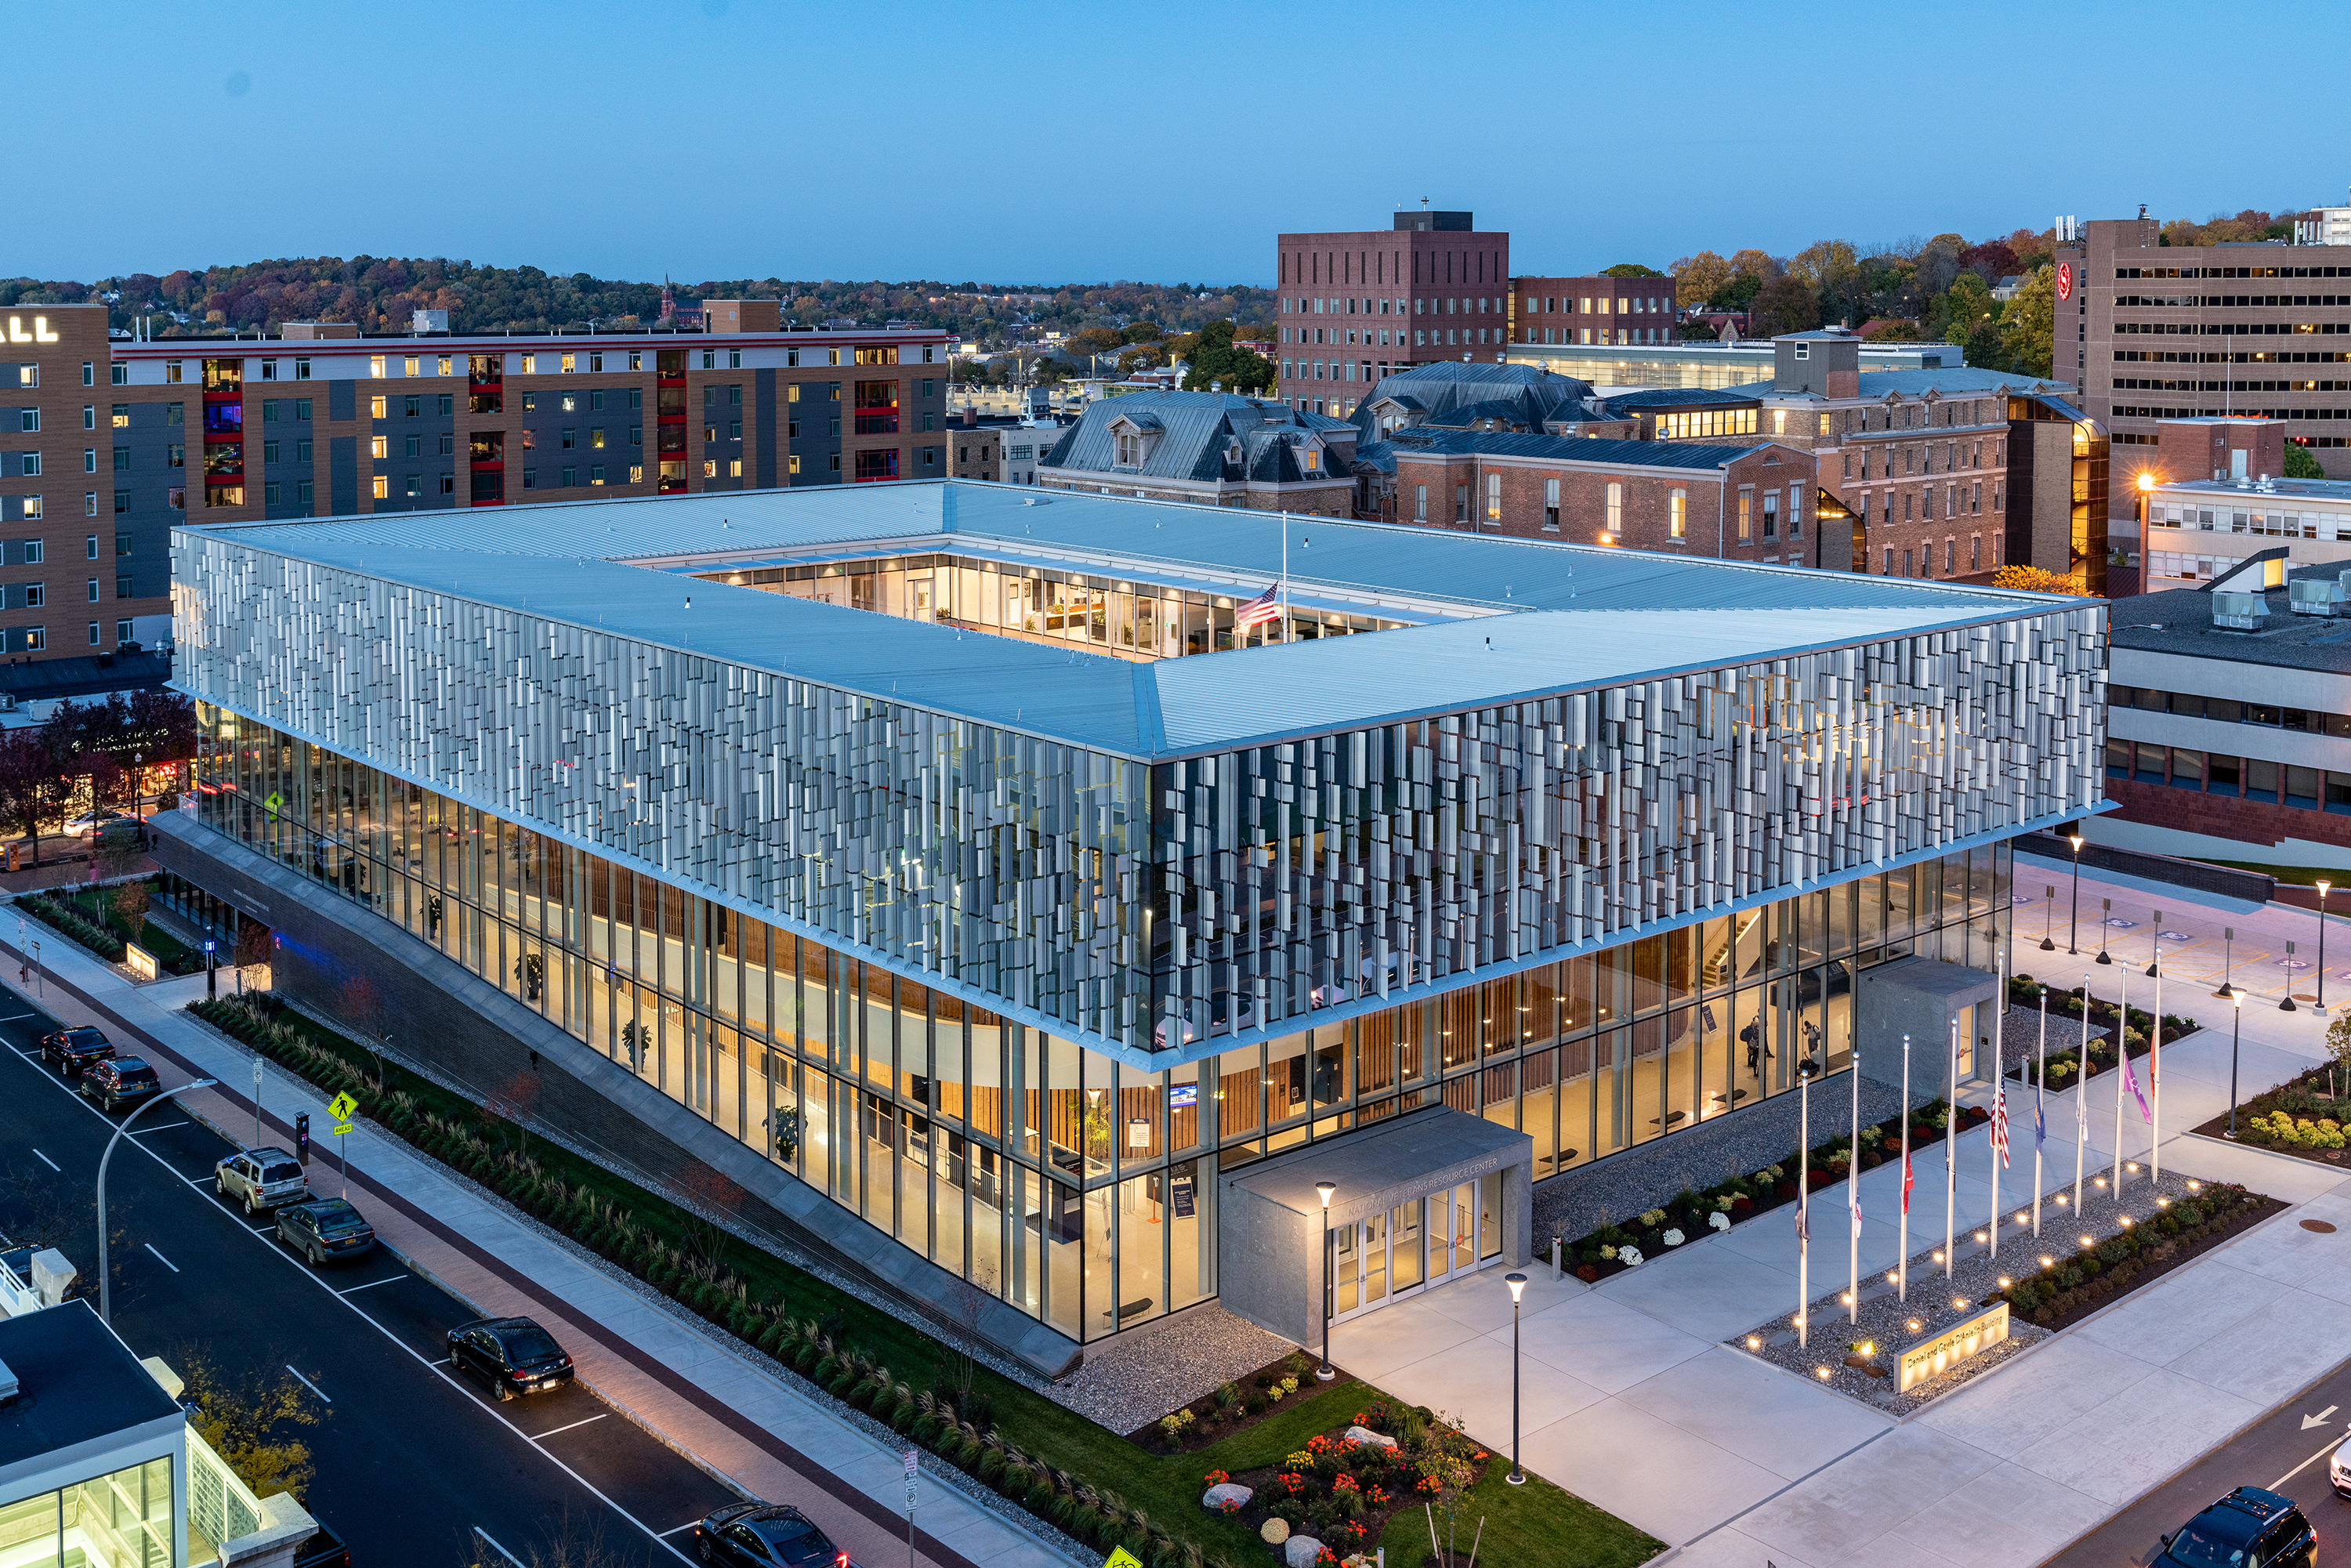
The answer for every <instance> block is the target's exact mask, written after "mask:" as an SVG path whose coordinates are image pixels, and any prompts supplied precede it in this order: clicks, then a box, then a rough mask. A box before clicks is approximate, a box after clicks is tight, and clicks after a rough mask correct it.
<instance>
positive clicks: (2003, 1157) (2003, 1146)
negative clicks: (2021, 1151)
mask: <svg viewBox="0 0 2351 1568" xmlns="http://www.w3.org/2000/svg"><path fill="white" fill-rule="evenodd" d="M1991 1149H1992V1153H1994V1154H1996V1155H1999V1156H2000V1168H2001V1169H2002V1170H2006V1169H2007V1168H2008V1080H2006V1079H2005V1078H2003V1079H2001V1082H2000V1087H1999V1088H1998V1089H1997V1090H1995V1091H1994V1092H1993V1093H1992V1097H1991Z"/></svg>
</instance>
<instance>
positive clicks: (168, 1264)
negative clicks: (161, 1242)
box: [140, 1241, 180, 1274]
mask: <svg viewBox="0 0 2351 1568" xmlns="http://www.w3.org/2000/svg"><path fill="white" fill-rule="evenodd" d="M140 1245H141V1246H142V1247H144V1248H146V1249H147V1250H148V1251H150V1252H154V1253H155V1261H156V1262H158V1263H161V1264H162V1265H163V1267H164V1268H166V1269H169V1270H172V1273H174V1274H176V1273H178V1272H179V1271H180V1266H179V1265H178V1264H177V1263H174V1262H172V1260H170V1259H169V1258H166V1257H164V1256H163V1255H162V1253H161V1252H155V1244H154V1243H153V1242H152V1241H142V1242H141V1243H140Z"/></svg>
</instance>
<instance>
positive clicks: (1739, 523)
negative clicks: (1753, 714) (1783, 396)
mask: <svg viewBox="0 0 2351 1568" xmlns="http://www.w3.org/2000/svg"><path fill="white" fill-rule="evenodd" d="M1591 394H1592V389H1591V388H1590V387H1589V386H1588V385H1586V384H1585V383H1584V382H1580V381H1577V380H1575V379H1574V378H1573V377H1570V376H1562V375H1558V374H1556V373H1554V372H1552V371H1544V370H1541V369H1539V368H1537V367H1533V366H1529V365H1481V364H1468V365H1463V364H1454V363H1438V364H1431V365H1423V366H1421V367H1419V368H1417V369H1416V370H1411V371H1401V372H1399V373H1397V374H1395V375H1392V376H1389V377H1387V378H1386V379H1385V380H1384V381H1382V382H1380V383H1379V384H1378V385H1376V386H1374V388H1373V389H1372V391H1371V392H1370V393H1369V394H1368V395H1367V396H1366V397H1365V398H1364V400H1363V405H1362V407H1361V408H1360V409H1359V410H1358V411H1357V412H1356V414H1355V424H1356V427H1357V429H1358V430H1360V431H1361V432H1362V439H1361V441H1360V442H1359V443H1358V444H1357V446H1356V448H1355V451H1354V454H1353V470H1354V475H1355V486H1356V494H1355V499H1354V513H1355V516H1357V517H1367V518H1376V519H1378V520H1380V521H1383V522H1391V523H1403V524H1409V525H1415V526H1419V527H1426V528H1460V529H1464V530H1468V531H1474V532H1479V533H1493V534H1502V535H1508V536H1512V537H1516V538H1555V539H1562V540H1567V541H1570V542H1573V543H1576V544H1596V545H1603V546H1621V547H1624V548H1626V549H1654V550H1662V551H1666V552H1667V553H1675V554H1680V553H1687V554H1693V555H1705V556H1718V557H1720V558H1722V559H1730V560H1748V561H1756V562H1761V563H1762V564H1766V565H1774V566H1778V565H1787V566H1810V567H1824V568H1829V569H1832V570H1839V571H1844V570H1852V566H1853V532H1852V521H1851V518H1850V517H1848V516H1847V515H1846V514H1845V512H1844V508H1843V507H1841V506H1839V505H1837V504H1836V501H1835V498H1834V497H1832V496H1829V495H1827V494H1826V493H1825V492H1823V490H1822V488H1821V481H1820V467H1819V463H1818V460H1817V459H1816V458H1815V456H1814V455H1813V452H1812V451H1811V450H1810V449H1809V448H1808V447H1806V446H1804V445H1803V444H1801V443H1797V444H1782V443H1776V442H1761V443H1748V444H1739V445H1726V444H1713V445H1709V444H1695V443H1680V442H1670V441H1653V440H1627V439H1610V438H1608V437H1609V436H1610V435H1611V434H1615V433H1618V432H1625V431H1629V430H1630V428H1631V422H1629V421H1614V422H1610V421H1600V420H1595V419H1594V418H1593V408H1592V395H1591Z"/></svg>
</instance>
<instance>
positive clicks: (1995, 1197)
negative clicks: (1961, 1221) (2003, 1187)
mask: <svg viewBox="0 0 2351 1568" xmlns="http://www.w3.org/2000/svg"><path fill="white" fill-rule="evenodd" d="M2007 1141H2008V1080H2006V1079H2005V1078H2002V1077H2001V1061H2000V1030H1999V1028H1998V1026H1997V1025H1995V1026H1994V1027H1993V1029H1992V1032H1991V1228H1990V1229H1988V1230H1986V1231H1985V1232H1984V1234H1985V1235H1986V1236H1989V1237H1990V1238H1991V1251H1990V1252H1989V1253H1988V1254H1987V1256H1989V1257H1992V1258H1997V1257H1999V1256H2000V1156H2001V1154H2002V1153H2003V1152H2004V1145H2006V1143H2007Z"/></svg>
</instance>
